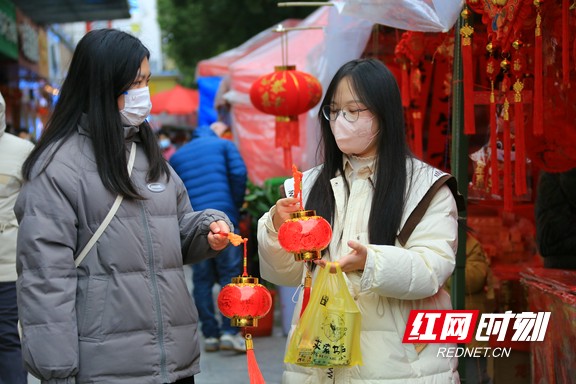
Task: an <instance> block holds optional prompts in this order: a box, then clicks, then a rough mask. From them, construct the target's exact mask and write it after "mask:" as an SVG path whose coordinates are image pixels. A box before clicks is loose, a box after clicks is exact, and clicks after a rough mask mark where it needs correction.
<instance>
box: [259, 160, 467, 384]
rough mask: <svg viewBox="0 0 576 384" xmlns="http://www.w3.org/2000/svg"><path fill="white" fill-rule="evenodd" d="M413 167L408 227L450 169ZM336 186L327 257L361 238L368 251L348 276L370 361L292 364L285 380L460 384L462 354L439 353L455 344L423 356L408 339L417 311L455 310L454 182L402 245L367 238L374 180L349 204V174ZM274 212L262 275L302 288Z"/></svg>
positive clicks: (299, 267)
mask: <svg viewBox="0 0 576 384" xmlns="http://www.w3.org/2000/svg"><path fill="white" fill-rule="evenodd" d="M408 164H411V162H410V161H409V162H408ZM413 164H414V167H413V168H412V167H408V169H410V170H411V172H413V177H412V184H411V185H410V186H408V188H407V190H408V191H409V192H408V198H407V201H406V206H405V209H404V213H403V217H402V223H401V227H402V226H403V225H404V223H405V222H406V220H407V219H408V217H409V216H410V213H411V212H412V211H413V210H414V208H415V207H416V205H417V204H418V202H419V201H420V200H421V199H422V197H423V196H424V194H425V193H426V192H427V191H428V189H429V188H430V186H431V185H432V184H433V183H434V181H436V180H437V179H438V178H439V177H440V176H441V175H443V174H444V173H442V172H441V171H439V170H437V169H434V168H432V167H430V166H429V165H427V164H425V163H422V162H420V161H418V160H413ZM319 170H320V167H316V168H313V169H312V170H310V171H308V172H305V173H304V175H303V180H302V182H303V188H302V190H303V192H304V196H303V199H304V201H306V199H307V197H308V196H307V192H309V191H310V190H311V187H312V185H313V183H314V180H315V179H316V177H317V175H318V173H319ZM409 179H410V178H409ZM331 183H332V190H333V193H334V197H335V201H336V214H335V219H334V223H333V228H332V229H333V235H332V242H331V243H330V245H329V248H328V252H327V255H326V256H325V257H327V258H329V259H330V260H332V261H336V260H338V259H339V258H340V256H342V255H345V254H347V253H348V252H350V249H349V248H348V246H347V241H348V240H356V241H359V242H360V243H362V244H364V245H366V246H367V248H368V257H367V261H366V265H365V268H364V271H363V272H362V273H361V272H353V273H346V274H345V277H346V281H347V283H348V290H349V291H350V294H351V295H352V297H353V298H354V300H355V301H356V304H357V305H358V308H359V309H360V312H361V314H362V331H361V340H360V342H361V350H362V359H363V365H362V366H354V367H351V368H334V369H332V368H330V369H319V368H304V367H300V366H297V365H291V364H287V366H286V371H285V372H284V376H283V383H284V384H322V383H331V384H333V383H338V384H344V383H346V384H358V383H371V384H380V383H388V384H389V383H394V384H406V383H412V384H415V383H431V384H433V383H458V382H459V376H458V372H457V365H458V363H457V359H456V358H442V357H437V352H438V350H439V348H442V347H448V346H452V345H447V344H429V345H427V346H426V348H424V349H423V350H422V351H421V352H420V353H418V352H417V351H416V349H415V346H414V344H403V343H402V338H403V336H404V330H405V328H406V322H407V319H408V315H409V313H410V310H412V309H429V310H431V309H451V303H450V297H449V295H448V293H446V292H445V290H443V289H441V287H442V285H443V284H444V282H445V281H446V280H447V279H448V277H449V276H450V275H451V274H452V271H453V269H454V265H455V253H456V249H457V243H458V239H457V232H458V231H457V228H458V222H457V216H458V215H457V208H456V201H455V199H454V197H453V195H452V192H451V191H450V189H449V188H448V187H447V186H442V187H441V188H440V189H439V191H438V192H437V193H436V195H435V197H434V198H433V199H432V201H431V203H430V205H429V207H428V209H427V211H426V213H425V215H424V216H423V218H422V219H421V221H420V223H419V224H418V225H417V226H416V228H415V230H414V231H413V232H412V235H411V236H410V237H409V239H408V241H407V242H406V244H405V245H404V246H402V245H401V244H400V242H399V241H398V240H397V241H396V244H395V246H383V245H374V244H369V243H368V232H367V225H368V217H369V211H370V206H371V203H372V191H373V187H372V185H371V181H370V180H369V179H366V178H364V179H363V178H357V179H356V180H354V182H353V183H352V185H351V190H350V196H349V203H348V205H347V206H346V191H345V188H344V183H343V179H342V177H341V176H337V177H335V178H334V179H332V181H331ZM291 185H293V180H292V179H291V180H289V181H288V182H287V183H286V184H285V188H286V191H287V195H288V196H290V189H293V188H292V187H291ZM304 206H306V204H304ZM274 210H275V208H274V207H273V208H272V209H271V211H270V212H268V213H266V214H265V215H264V216H263V217H262V218H261V219H260V221H259V225H258V249H259V254H260V272H261V275H262V278H264V279H266V280H269V281H271V282H273V283H276V284H279V285H288V286H297V285H299V284H300V283H301V282H302V281H303V276H304V273H305V271H304V263H302V262H295V261H294V256H293V255H292V254H291V253H288V252H286V251H284V250H283V249H282V248H281V247H280V245H279V243H278V233H277V231H276V230H275V229H274V225H273V223H272V219H271V217H272V216H273V214H274ZM344 218H345V220H344ZM316 272H317V271H316ZM314 277H315V276H314ZM312 289H314V283H312ZM301 304H302V295H300V298H299V301H298V304H297V305H296V308H295V311H294V316H293V319H292V331H291V333H290V335H291V334H292V332H293V329H294V327H295V324H296V322H297V319H298V315H299V313H300V307H301ZM290 335H289V337H290ZM288 340H289V339H288Z"/></svg>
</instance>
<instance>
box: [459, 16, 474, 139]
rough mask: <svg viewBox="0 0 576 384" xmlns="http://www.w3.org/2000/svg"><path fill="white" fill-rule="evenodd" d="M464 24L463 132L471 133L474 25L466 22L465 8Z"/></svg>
mask: <svg viewBox="0 0 576 384" xmlns="http://www.w3.org/2000/svg"><path fill="white" fill-rule="evenodd" d="M461 15H462V18H463V19H464V20H465V23H466V24H465V25H464V26H463V27H462V28H460V35H461V36H462V37H461V39H460V49H461V52H462V73H463V80H464V84H463V88H464V133H465V134H467V135H473V134H474V133H476V124H475V119H476V114H475V112H474V61H473V60H472V34H473V33H474V27H472V26H471V25H470V24H469V22H468V16H469V11H468V9H467V8H464V10H463V11H462V13H461Z"/></svg>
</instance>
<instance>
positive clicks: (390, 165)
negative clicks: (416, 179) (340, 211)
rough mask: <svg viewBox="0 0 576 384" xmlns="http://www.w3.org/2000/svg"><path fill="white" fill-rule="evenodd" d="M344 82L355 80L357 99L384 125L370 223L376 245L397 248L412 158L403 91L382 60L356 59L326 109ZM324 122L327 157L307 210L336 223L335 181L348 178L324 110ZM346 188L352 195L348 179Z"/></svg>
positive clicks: (343, 71) (330, 92)
mask: <svg viewBox="0 0 576 384" xmlns="http://www.w3.org/2000/svg"><path fill="white" fill-rule="evenodd" d="M344 78H347V79H349V81H350V83H351V86H352V88H353V90H354V91H355V93H356V96H357V98H358V99H359V100H360V101H361V102H362V103H363V104H364V105H365V106H366V108H368V109H369V110H370V112H372V114H373V115H374V116H375V117H374V119H375V120H374V121H377V122H378V127H379V131H378V134H377V136H376V137H377V138H376V140H377V143H376V145H377V157H376V166H375V175H374V176H373V177H374V179H375V184H374V197H373V200H372V207H371V210H370V217H369V222H368V233H369V239H370V243H372V244H381V245H394V242H395V239H396V235H397V231H398V229H399V227H400V222H401V219H402V212H403V209H404V200H405V194H406V180H407V177H408V172H407V166H406V164H407V160H409V159H411V158H412V155H411V153H410V150H409V148H408V144H407V142H406V134H405V126H404V115H403V110H402V102H401V98H400V90H399V89H398V84H397V82H396V79H395V78H394V75H393V74H392V72H390V70H389V69H388V68H387V67H386V66H385V65H384V64H382V63H381V62H380V61H378V60H376V59H357V60H352V61H350V62H348V63H346V64H344V65H343V66H342V67H341V68H340V69H339V70H338V71H337V72H336V74H335V75H334V77H333V78H332V81H331V82H330V85H329V86H328V89H327V90H326V95H325V96H324V99H323V100H322V104H321V105H322V106H324V105H330V104H331V103H332V101H333V99H334V93H335V92H336V88H337V87H338V84H339V83H340V82H341V81H342V80H343V79H344ZM318 119H319V121H320V130H321V134H322V137H321V140H320V145H319V153H320V155H322V156H323V157H324V166H323V168H322V171H321V172H320V174H319V176H318V178H317V179H316V181H315V183H314V186H313V187H312V189H311V191H310V196H309V197H308V200H307V202H306V207H307V208H309V209H315V210H316V213H317V214H319V215H321V216H323V217H325V218H326V219H328V220H329V221H330V222H332V223H333V222H334V210H335V201H334V195H333V194H332V193H331V191H332V186H331V184H330V179H332V178H333V177H335V176H336V175H337V174H338V173H340V174H341V175H344V162H343V154H342V151H340V149H339V148H338V145H337V144H336V139H335V138H334V134H333V133H332V130H331V129H330V122H329V121H328V120H326V119H325V118H324V116H323V115H322V110H321V109H320V111H319V112H318ZM345 186H346V190H347V191H348V194H349V193H350V187H349V185H348V182H347V181H346V180H345ZM327 191H328V192H327Z"/></svg>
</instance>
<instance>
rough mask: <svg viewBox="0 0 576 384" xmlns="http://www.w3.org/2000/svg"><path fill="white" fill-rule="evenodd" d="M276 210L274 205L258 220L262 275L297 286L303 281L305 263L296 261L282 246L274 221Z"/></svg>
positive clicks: (270, 280)
mask: <svg viewBox="0 0 576 384" xmlns="http://www.w3.org/2000/svg"><path fill="white" fill-rule="evenodd" d="M275 210H276V207H275V206H274V207H272V208H271V209H270V211H269V212H266V213H265V214H264V215H263V216H262V217H261V218H260V220H258V255H259V257H260V276H262V278H263V279H265V280H267V281H269V282H271V283H274V284H278V285H285V286H294V287H295V286H298V285H299V284H300V283H301V281H302V276H303V273H304V263H297V262H295V261H294V255H293V254H291V253H289V252H286V251H285V250H284V249H283V248H282V247H281V246H280V243H279V242H278V231H276V229H275V228H274V224H273V223H272V217H273V216H274V212H275Z"/></svg>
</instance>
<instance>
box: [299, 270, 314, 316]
mask: <svg viewBox="0 0 576 384" xmlns="http://www.w3.org/2000/svg"><path fill="white" fill-rule="evenodd" d="M311 286H312V276H311V275H310V270H309V269H308V270H307V271H306V277H305V278H304V292H303V293H302V308H301V309H300V317H302V314H303V313H304V311H305V310H306V306H308V302H309V301H310V287H311Z"/></svg>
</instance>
